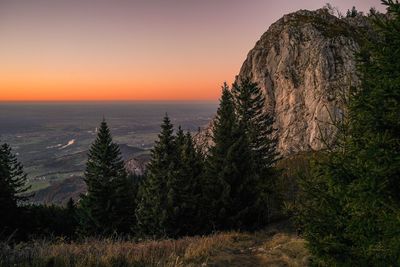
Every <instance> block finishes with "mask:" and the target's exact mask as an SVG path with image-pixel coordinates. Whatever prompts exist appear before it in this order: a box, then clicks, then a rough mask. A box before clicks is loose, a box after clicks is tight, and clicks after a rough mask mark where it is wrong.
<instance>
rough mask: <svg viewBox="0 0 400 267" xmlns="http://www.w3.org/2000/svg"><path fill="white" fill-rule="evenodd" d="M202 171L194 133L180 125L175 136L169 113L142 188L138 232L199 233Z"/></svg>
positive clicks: (164, 234)
mask: <svg viewBox="0 0 400 267" xmlns="http://www.w3.org/2000/svg"><path fill="white" fill-rule="evenodd" d="M202 172H203V159H202V157H201V155H200V153H198V152H197V150H196V149H195V147H194V144H193V140H192V137H191V135H190V134H189V133H187V134H186V135H185V134H184V132H183V131H182V129H181V128H180V127H179V129H178V131H177V133H176V136H174V135H173V125H172V124H171V122H170V120H169V118H168V116H166V117H165V118H164V121H163V124H162V125H161V133H160V135H159V140H158V141H157V142H156V145H155V147H154V148H153V150H152V158H151V161H150V163H149V165H148V172H147V175H146V178H145V180H144V182H143V184H142V186H141V187H140V189H139V200H138V207H137V210H136V216H137V220H138V232H139V233H140V234H141V235H144V236H155V237H161V236H170V237H178V236H182V235H193V234H197V233H199V229H200V221H199V199H200V194H201V187H200V179H201V175H202Z"/></svg>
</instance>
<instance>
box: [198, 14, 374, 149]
mask: <svg viewBox="0 0 400 267" xmlns="http://www.w3.org/2000/svg"><path fill="white" fill-rule="evenodd" d="M369 30H370V27H369V26H368V19H367V18H366V17H363V16H358V17H356V18H341V19H340V18H337V17H335V16H333V15H331V14H330V13H329V11H328V10H326V9H319V10H316V11H307V10H300V11H298V12H295V13H292V14H288V15H285V16H284V17H283V18H281V19H280V20H278V21H277V22H275V23H274V24H272V25H271V26H270V28H269V29H268V31H267V32H266V33H264V34H263V35H262V37H261V38H260V40H259V41H258V42H257V43H256V45H255V47H254V48H253V49H252V50H250V52H249V53H248V55H247V58H246V60H245V61H244V63H243V65H242V67H241V69H240V72H239V75H238V76H237V77H236V79H240V78H243V77H250V78H251V79H252V80H253V81H254V82H257V83H258V84H259V86H260V87H261V89H262V90H263V91H264V92H265V95H266V99H267V101H266V103H265V108H266V110H267V111H268V112H269V113H270V114H272V115H273V116H274V117H275V120H276V122H275V127H276V129H277V134H278V135H279V145H278V149H279V151H280V152H281V153H282V154H283V155H288V154H293V153H296V152H299V151H307V150H310V149H315V150H318V149H321V148H322V147H323V141H322V140H321V133H322V136H325V137H327V138H328V139H332V136H334V133H335V127H333V126H332V125H331V124H330V122H331V121H332V119H340V118H341V117H342V116H343V113H344V112H345V111H344V105H343V97H342V95H343V93H344V92H346V90H347V89H348V88H349V87H350V86H351V85H355V84H356V83H357V81H358V80H357V77H356V66H355V65H356V64H355V52H357V51H358V49H359V43H360V40H361V39H362V36H363V35H364V34H365V33H366V32H368V31H369ZM211 127H212V126H209V127H208V129H206V130H205V131H204V132H203V133H202V134H201V135H200V136H198V137H197V138H198V139H201V138H202V137H208V138H209V134H210V128H211ZM328 141H329V140H328Z"/></svg>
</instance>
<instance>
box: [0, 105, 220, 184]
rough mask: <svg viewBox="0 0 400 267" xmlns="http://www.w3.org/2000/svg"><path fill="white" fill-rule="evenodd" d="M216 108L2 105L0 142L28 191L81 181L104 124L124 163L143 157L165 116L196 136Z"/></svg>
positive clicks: (213, 106) (184, 106)
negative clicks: (15, 159) (25, 179)
mask: <svg viewBox="0 0 400 267" xmlns="http://www.w3.org/2000/svg"><path fill="white" fill-rule="evenodd" d="M216 109H217V102H205V101H186V102H172V101H168V102H147V101H138V102H133V101H132V102H4V103H0V125H1V126H0V141H1V142H2V143H3V142H7V143H9V144H10V145H11V146H12V148H13V151H14V153H16V154H17V156H18V159H19V160H20V161H21V162H22V163H23V164H24V167H25V171H26V172H27V173H28V177H29V183H30V184H31V185H32V190H38V189H41V188H45V187H47V186H49V184H50V183H52V182H54V181H59V180H62V179H65V178H67V177H70V176H73V175H81V174H82V172H83V170H84V167H85V161H86V155H87V151H88V149H89V147H90V144H91V143H92V142H93V141H94V139H95V136H96V128H97V127H98V125H99V124H100V122H101V121H102V119H103V117H104V118H105V119H106V121H107V123H108V125H109V127H110V128H111V131H112V134H113V137H114V141H115V142H117V143H118V144H120V146H121V151H122V154H123V157H124V158H125V159H129V158H132V157H137V158H140V157H145V156H146V155H148V154H149V150H150V149H151V147H152V146H153V143H154V140H155V139H156V137H157V134H158V132H159V129H160V124H161V121H162V118H163V116H164V115H165V114H166V113H168V115H169V116H170V118H171V121H172V122H173V124H174V125H175V126H178V125H181V126H182V128H183V129H184V130H188V131H191V132H196V131H197V130H198V128H199V127H202V126H204V125H206V124H207V123H208V122H209V121H210V120H211V118H212V117H213V115H214V114H215V112H216Z"/></svg>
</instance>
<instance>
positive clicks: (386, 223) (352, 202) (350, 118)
mask: <svg viewBox="0 0 400 267" xmlns="http://www.w3.org/2000/svg"><path fill="white" fill-rule="evenodd" d="M383 2H384V3H385V4H386V5H388V8H389V9H388V10H389V13H390V16H387V17H379V16H377V17H376V18H375V20H376V22H377V26H378V31H377V34H378V37H379V38H376V39H375V40H370V41H369V42H367V43H366V44H365V45H364V46H363V49H362V50H361V53H360V54H359V62H358V65H359V70H360V77H361V86H360V87H359V88H355V89H354V90H352V91H351V95H350V97H349V106H348V114H347V116H346V120H345V121H344V122H343V123H341V124H339V125H338V127H339V135H338V141H337V142H336V146H334V147H329V148H328V151H326V152H323V153H320V154H319V157H318V159H316V163H315V166H314V168H313V170H312V171H313V175H312V176H311V177H307V178H306V179H304V181H303V185H302V190H303V195H302V206H301V209H300V213H299V216H298V219H299V222H300V223H301V225H302V227H303V228H304V235H305V237H306V239H307V240H308V241H309V246H310V249H311V252H312V253H313V255H314V259H315V262H316V264H320V265H321V266H322V265H324V266H398V265H399V263H400V233H399V229H400V219H399V214H400V141H399V140H400V136H399V135H400V82H399V81H400V71H399V68H398V66H399V65H400V50H399V44H400V43H399V40H400V32H399V30H398V29H399V28H400V4H399V3H398V2H397V1H396V2H394V1H383Z"/></svg>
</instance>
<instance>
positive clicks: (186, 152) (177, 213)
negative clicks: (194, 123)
mask: <svg viewBox="0 0 400 267" xmlns="http://www.w3.org/2000/svg"><path fill="white" fill-rule="evenodd" d="M175 149H176V159H175V160H176V162H175V164H174V166H175V169H174V175H173V176H171V179H170V180H169V181H168V185H167V188H168V205H169V215H170V216H169V223H170V225H171V230H170V231H169V235H171V236H182V235H193V234H196V233H199V231H200V227H201V225H200V221H199V207H198V204H199V200H200V194H201V188H200V183H201V175H202V172H203V160H202V157H201V155H200V154H199V153H198V152H197V151H196V149H195V147H194V144H193V140H192V136H191V135H190V133H187V134H186V135H185V134H184V133H183V131H182V129H181V128H180V127H179V129H178V132H177V134H176V139H175Z"/></svg>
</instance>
